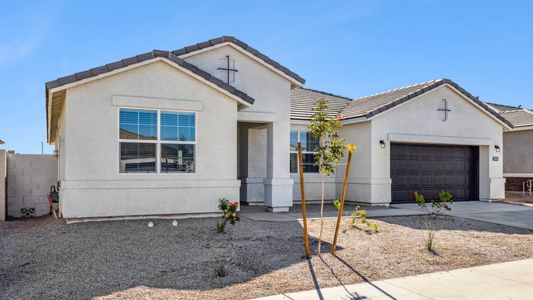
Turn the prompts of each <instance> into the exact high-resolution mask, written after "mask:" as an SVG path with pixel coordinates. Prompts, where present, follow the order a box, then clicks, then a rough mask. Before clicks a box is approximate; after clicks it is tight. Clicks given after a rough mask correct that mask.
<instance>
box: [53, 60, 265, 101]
mask: <svg viewBox="0 0 533 300" xmlns="http://www.w3.org/2000/svg"><path fill="white" fill-rule="evenodd" d="M156 58H164V59H167V60H169V61H171V62H173V63H175V64H177V65H178V66H180V67H182V68H184V69H185V70H188V71H190V72H192V73H193V74H195V75H197V76H199V77H201V78H202V79H203V80H205V81H207V82H209V83H211V84H213V85H215V86H216V87H218V88H220V89H222V90H224V91H226V92H229V93H230V94H232V95H234V96H236V97H238V98H240V99H242V100H243V101H245V102H247V103H249V104H253V103H254V101H255V100H254V99H253V98H252V97H250V96H248V95H247V94H246V93H244V92H242V91H240V90H238V89H236V88H234V87H233V86H231V85H229V84H227V83H225V82H224V81H222V80H220V79H218V78H216V77H214V76H212V75H211V74H209V73H208V72H206V71H204V70H202V69H199V68H198V67H196V66H195V65H193V64H190V63H188V62H186V61H184V60H183V59H181V58H179V57H178V56H176V55H174V54H172V53H171V52H169V51H163V50H153V51H151V52H146V53H143V54H139V55H136V56H133V57H129V58H126V59H122V60H120V61H115V62H112V63H109V64H106V65H103V66H100V67H96V68H92V69H90V70H86V71H83V72H78V73H75V74H72V75H69V76H65V77H61V78H58V79H56V80H52V81H49V82H47V83H46V84H45V86H46V96H47V99H46V100H47V107H48V92H49V91H50V90H52V89H57V88H59V87H62V86H65V85H69V84H72V83H75V82H79V81H82V80H86V79H90V78H95V77H97V76H101V75H104V74H107V73H109V72H113V71H116V70H120V69H124V68H126V67H129V66H133V65H136V64H139V63H141V62H145V61H149V60H152V59H156Z"/></svg>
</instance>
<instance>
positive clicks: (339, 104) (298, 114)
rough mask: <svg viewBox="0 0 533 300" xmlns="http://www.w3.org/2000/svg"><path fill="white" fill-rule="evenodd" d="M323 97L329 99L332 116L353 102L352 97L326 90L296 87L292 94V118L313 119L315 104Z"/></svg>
mask: <svg viewBox="0 0 533 300" xmlns="http://www.w3.org/2000/svg"><path fill="white" fill-rule="evenodd" d="M322 98H328V99H329V110H328V113H329V114H330V115H331V116H337V115H338V114H339V113H340V112H341V111H342V110H343V109H344V108H345V107H346V106H348V104H350V102H351V99H350V98H347V97H343V96H338V95H334V94H330V93H326V92H321V91H317V90H312V89H306V88H301V89H294V90H292V94H291V119H295V120H309V119H311V116H312V115H313V106H314V105H315V103H316V102H317V101H318V100H319V99H322Z"/></svg>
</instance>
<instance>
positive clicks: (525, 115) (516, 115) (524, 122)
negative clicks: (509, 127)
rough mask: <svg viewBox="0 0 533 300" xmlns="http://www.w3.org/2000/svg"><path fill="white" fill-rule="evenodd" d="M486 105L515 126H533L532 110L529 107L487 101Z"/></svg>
mask: <svg viewBox="0 0 533 300" xmlns="http://www.w3.org/2000/svg"><path fill="white" fill-rule="evenodd" d="M487 105H489V107H491V108H493V109H494V110H495V111H496V112H497V113H499V114H500V115H501V116H502V117H504V118H505V119H506V120H507V121H509V122H510V123H511V124H513V127H515V128H516V127H526V126H533V111H532V110H531V109H527V108H522V107H521V106H511V105H505V104H498V103H489V102H487Z"/></svg>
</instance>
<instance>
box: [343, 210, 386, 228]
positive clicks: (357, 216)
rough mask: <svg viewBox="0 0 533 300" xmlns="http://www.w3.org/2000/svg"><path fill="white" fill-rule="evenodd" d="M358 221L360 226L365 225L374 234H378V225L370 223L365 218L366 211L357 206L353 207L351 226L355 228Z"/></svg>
mask: <svg viewBox="0 0 533 300" xmlns="http://www.w3.org/2000/svg"><path fill="white" fill-rule="evenodd" d="M357 220H359V221H360V222H361V224H365V225H366V226H367V227H370V228H372V229H373V230H374V232H378V229H379V224H377V223H371V222H370V221H368V219H367V218H366V210H364V209H361V207H360V206H359V205H357V206H356V207H355V209H354V210H353V211H352V215H351V216H350V224H351V225H352V226H356V224H355V223H356V221H357Z"/></svg>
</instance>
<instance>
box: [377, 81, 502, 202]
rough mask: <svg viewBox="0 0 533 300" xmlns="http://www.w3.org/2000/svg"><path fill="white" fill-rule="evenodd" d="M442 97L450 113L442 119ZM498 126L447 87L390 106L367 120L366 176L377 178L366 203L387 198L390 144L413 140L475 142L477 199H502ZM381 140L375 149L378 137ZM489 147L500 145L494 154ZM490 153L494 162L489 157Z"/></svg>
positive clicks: (389, 195) (453, 142) (454, 142)
mask: <svg viewBox="0 0 533 300" xmlns="http://www.w3.org/2000/svg"><path fill="white" fill-rule="evenodd" d="M442 99H447V101H448V107H449V109H451V112H449V114H448V120H447V121H446V122H443V121H442V118H443V112H441V111H437V109H438V108H442V106H443V101H442ZM502 132H503V127H502V125H500V124H499V123H497V122H496V121H495V120H493V119H492V118H490V117H489V116H488V115H487V114H486V113H484V112H482V111H481V110H480V109H478V108H476V107H475V106H474V105H473V104H471V103H470V102H467V101H466V100H465V99H464V98H463V97H462V96H461V95H459V94H458V93H456V92H455V91H454V90H452V89H451V88H449V87H447V86H441V87H439V88H436V89H434V90H432V91H430V92H428V93H426V94H424V95H422V96H420V97H418V98H415V99H413V100H411V101H409V102H406V103H405V104H402V105H400V106H398V107H396V108H394V109H391V110H389V111H387V112H385V113H383V114H381V115H378V116H377V117H376V118H375V119H373V120H372V137H371V149H372V150H371V151H372V157H371V164H372V180H377V181H379V182H380V184H379V186H376V189H373V191H372V196H371V199H372V202H373V203H376V202H385V203H386V202H390V197H391V193H390V188H391V185H390V142H419V143H437V144H461V145H478V146H480V152H479V153H480V187H479V188H480V190H479V192H480V193H479V195H480V198H481V199H482V200H487V199H502V198H504V197H505V189H504V183H505V179H503V165H502V161H503V159H502V154H503V153H505V151H506V150H505V147H502V143H503V138H502ZM380 140H384V141H386V144H387V145H386V148H384V149H382V148H380V145H379V141H380ZM494 145H499V146H500V147H501V148H502V151H501V152H496V151H495V148H494ZM493 157H496V158H497V159H498V160H497V161H495V160H493Z"/></svg>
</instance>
